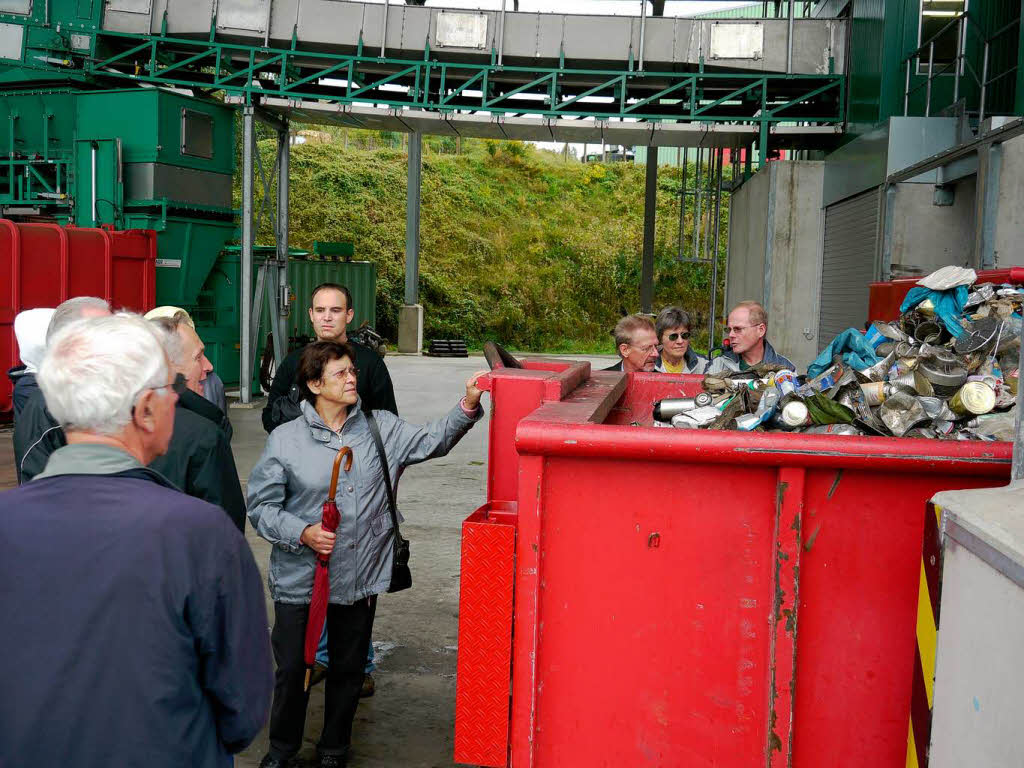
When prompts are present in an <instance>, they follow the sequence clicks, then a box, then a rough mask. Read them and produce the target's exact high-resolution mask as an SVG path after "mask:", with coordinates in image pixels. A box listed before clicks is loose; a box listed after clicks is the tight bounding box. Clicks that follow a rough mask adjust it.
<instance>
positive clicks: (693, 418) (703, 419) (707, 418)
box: [672, 405, 722, 429]
mask: <svg viewBox="0 0 1024 768" xmlns="http://www.w3.org/2000/svg"><path fill="white" fill-rule="evenodd" d="M721 415H722V412H721V411H719V410H718V409H717V408H715V406H713V405H702V406H701V407H700V408H694V409H693V410H692V411H687V412H686V413H680V414H677V415H675V416H673V417H672V426H673V427H678V428H680V429H688V428H689V429H694V428H696V427H706V426H707V425H708V424H710V423H711V422H713V421H714V420H715V419H717V418H718V417H719V416H721ZM689 423H692V424H694V427H690V425H689Z"/></svg>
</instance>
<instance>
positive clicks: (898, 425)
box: [878, 392, 928, 437]
mask: <svg viewBox="0 0 1024 768" xmlns="http://www.w3.org/2000/svg"><path fill="white" fill-rule="evenodd" d="M878 415H879V417H880V418H881V419H882V422H883V423H884V424H885V426H886V427H888V428H889V431H890V432H892V433H893V434H894V435H896V437H903V435H904V434H906V432H907V430H908V429H910V428H912V427H916V426H917V425H918V424H922V423H924V422H926V421H928V414H927V413H925V411H924V406H922V405H921V403H919V402H918V401H917V398H916V397H914V396H913V395H908V394H907V393H906V392H897V393H896V394H894V395H893V396H892V397H890V398H888V399H887V400H886V401H885V402H884V403H882V404H881V405H880V406H879V408H878Z"/></svg>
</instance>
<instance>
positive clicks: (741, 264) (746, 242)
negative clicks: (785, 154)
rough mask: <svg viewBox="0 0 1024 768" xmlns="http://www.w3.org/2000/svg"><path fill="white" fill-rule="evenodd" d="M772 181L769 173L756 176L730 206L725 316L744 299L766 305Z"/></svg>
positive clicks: (735, 196) (767, 170)
mask: <svg viewBox="0 0 1024 768" xmlns="http://www.w3.org/2000/svg"><path fill="white" fill-rule="evenodd" d="M772 165H774V163H773V164H772ZM770 167H771V166H769V168H770ZM770 181H771V173H770V170H769V169H765V170H762V171H760V172H758V173H756V174H754V175H753V176H752V177H751V178H750V179H749V180H748V181H747V183H746V184H744V185H743V186H742V187H740V188H739V189H738V190H737V191H736V193H735V194H734V195H733V197H732V201H731V202H730V207H729V274H728V279H727V280H726V284H725V310H724V312H723V314H724V313H725V312H728V308H729V307H731V306H732V305H734V304H736V303H737V302H740V301H744V300H745V299H752V300H754V301H764V257H765V251H766V247H765V244H766V242H767V241H766V238H767V232H768V231H767V222H768V196H769V194H768V191H769V184H770Z"/></svg>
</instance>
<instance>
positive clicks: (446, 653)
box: [0, 356, 611, 768]
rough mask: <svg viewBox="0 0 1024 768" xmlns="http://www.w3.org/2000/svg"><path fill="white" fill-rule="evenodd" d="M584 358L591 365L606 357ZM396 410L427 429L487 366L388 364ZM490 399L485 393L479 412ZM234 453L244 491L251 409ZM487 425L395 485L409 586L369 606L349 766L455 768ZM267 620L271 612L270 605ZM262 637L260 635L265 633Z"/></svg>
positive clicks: (423, 361)
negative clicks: (366, 677)
mask: <svg viewBox="0 0 1024 768" xmlns="http://www.w3.org/2000/svg"><path fill="white" fill-rule="evenodd" d="M584 359H589V360H591V362H592V363H593V364H594V367H595V368H599V367H605V366H607V365H609V364H610V363H611V358H584ZM386 362H387V365H388V369H389V370H390V372H391V377H392V379H393V381H394V384H395V396H396V399H397V401H398V409H399V413H400V414H401V415H402V417H403V418H405V419H407V420H409V421H411V422H414V423H424V422H426V421H429V420H430V419H432V418H436V417H437V416H440V415H441V414H443V413H444V412H445V411H446V410H447V409H448V408H450V407H451V406H453V405H454V404H455V403H456V402H457V401H458V400H459V398H461V397H462V395H463V394H465V381H466V379H467V378H469V376H470V375H471V374H472V373H473V372H474V371H477V370H481V369H486V368H487V365H486V363H485V362H484V360H483V358H482V357H474V358H468V359H467V358H461V359H460V358H453V359H446V358H440V359H439V358H429V357H413V356H389V357H388V358H387V359H386ZM488 398H489V395H484V406H485V411H486V410H488V408H489V400H488ZM230 416H231V421H232V423H233V425H234V430H235V435H234V439H233V441H232V447H233V450H234V454H235V462H236V464H237V466H238V472H239V475H240V477H241V478H242V482H243V486H244V483H245V480H246V478H248V476H249V472H250V470H251V469H252V467H253V465H254V464H255V463H256V461H257V460H258V458H259V455H260V452H261V451H262V450H263V445H264V442H265V440H266V434H265V433H264V431H263V426H262V424H261V422H260V410H259V408H254V409H240V408H232V409H231V413H230ZM487 431H488V424H487V417H486V416H485V418H484V419H483V420H482V421H481V422H480V423H478V424H477V425H476V426H475V427H474V428H473V429H472V430H470V432H469V434H467V435H466V437H465V438H463V440H462V442H461V443H459V445H458V446H456V448H455V450H453V451H452V452H451V453H450V454H449V455H448V456H446V457H444V458H440V459H435V460H433V461H430V462H427V463H425V464H420V465H417V466H414V467H410V468H409V469H408V470H407V471H406V472H405V474H404V475H403V477H402V482H401V486H400V489H399V494H398V501H399V505H400V507H401V509H402V514H403V515H404V516H405V518H406V520H407V522H406V523H405V524H404V525H403V526H402V532H403V533H404V534H405V536H406V537H407V538H408V539H409V540H410V541H411V544H412V559H411V566H412V572H413V584H414V585H413V588H412V589H410V590H408V591H405V592H401V593H398V594H395V595H384V596H382V597H381V598H380V601H379V602H378V606H377V618H376V622H375V625H374V632H373V641H374V646H375V648H376V651H377V671H376V673H375V674H374V677H375V679H376V682H377V693H376V695H375V696H374V697H372V698H369V699H364V700H363V701H362V703H361V704H360V706H359V710H358V713H357V715H356V721H355V726H354V731H353V736H352V740H353V753H352V758H351V760H350V763H349V765H350V768H396V767H398V766H401V767H402V768H433V767H434V766H450V765H452V764H453V760H452V753H453V749H454V721H455V668H456V664H455V662H456V654H457V651H458V648H457V643H458V613H459V543H460V530H461V524H462V521H463V519H465V518H466V516H468V515H469V514H470V513H471V512H472V511H473V510H474V509H476V508H477V507H478V506H479V505H480V504H481V503H482V502H483V500H484V497H485V493H486V469H487V468H486V466H485V463H486V459H487ZM10 438H11V433H10V431H9V430H5V431H3V432H0V488H3V487H9V486H10V485H13V479H14V478H13V474H14V473H13V454H12V452H11V446H10ZM247 539H248V541H249V544H250V545H251V546H252V549H253V553H254V554H255V557H256V562H257V563H258V564H259V566H260V569H261V571H263V573H264V575H265V574H266V568H267V565H268V563H269V558H270V547H269V545H268V544H267V542H265V541H263V540H262V539H260V538H258V537H257V536H256V535H255V534H254V533H253V532H252V530H251V528H247ZM267 609H268V614H269V615H270V616H271V617H272V615H273V611H272V605H271V603H270V601H269V596H268V601H267ZM268 631H269V627H268ZM323 703H324V701H323V686H322V685H320V686H317V687H316V688H314V690H313V693H312V696H311V699H310V705H309V711H308V717H307V720H306V740H305V744H304V746H303V749H302V752H301V753H300V758H302V759H304V760H308V761H310V763H311V764H312V761H313V759H314V750H315V744H316V741H317V738H318V737H319V734H320V728H321V727H322V723H323ZM266 748H267V735H266V731H264V732H263V733H261V734H260V736H259V737H258V738H257V739H256V741H255V742H254V743H253V744H252V746H251V747H250V748H249V749H248V750H246V751H245V752H243V753H242V754H241V755H240V756H239V757H238V758H237V759H236V761H235V765H236V766H238V768H255V766H257V765H258V764H259V760H260V758H261V757H262V755H263V754H264V752H265V751H266Z"/></svg>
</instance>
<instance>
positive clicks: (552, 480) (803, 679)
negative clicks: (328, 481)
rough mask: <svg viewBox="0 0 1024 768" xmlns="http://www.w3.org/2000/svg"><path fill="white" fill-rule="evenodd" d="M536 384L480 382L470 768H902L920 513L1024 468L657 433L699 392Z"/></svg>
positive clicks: (894, 446)
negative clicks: (666, 410)
mask: <svg viewBox="0 0 1024 768" xmlns="http://www.w3.org/2000/svg"><path fill="white" fill-rule="evenodd" d="M525 365H526V369H524V370H511V369H496V370H495V371H493V372H492V373H491V375H490V376H489V377H487V379H486V380H485V383H484V386H485V387H487V388H489V389H490V391H491V397H492V408H493V411H492V418H491V424H490V430H491V431H490V449H489V450H490V454H489V457H490V461H489V467H488V479H489V482H488V500H487V503H486V504H485V505H484V506H483V507H481V509H479V510H477V511H476V512H475V513H474V514H473V515H472V516H470V518H469V519H468V520H467V521H466V523H465V525H464V529H463V530H464V538H463V551H462V582H461V595H460V618H459V620H460V630H459V662H458V687H457V698H456V726H455V759H456V761H457V762H460V763H470V764H475V765H486V766H505V765H511V766H513V768H549V767H553V766H558V767H559V768H564V767H573V766H581V767H582V766H588V767H589V766H630V767H631V768H634V767H637V766H661V767H665V766H687V767H689V766H694V767H697V766H718V767H720V768H733V767H735V768H749V766H754V765H767V766H795V768H820V767H821V766H847V765H857V766H861V765H863V766H872V768H897V767H898V768H903V766H904V765H905V764H906V760H907V754H908V752H907V749H908V733H909V726H910V703H911V689H912V684H913V673H914V660H915V646H916V642H915V627H916V619H917V607H918V586H919V582H920V573H921V551H922V532H923V526H924V509H925V504H926V502H927V501H928V499H929V498H930V497H931V496H932V495H934V494H935V493H936V492H938V491H940V490H944V489H948V488H974V487H984V486H996V485H1002V484H1005V483H1006V482H1007V481H1008V480H1009V473H1010V459H1011V453H1012V446H1011V445H1010V444H1009V443H983V442H945V441H936V440H911V439H895V438H881V437H850V436H837V435H807V434H775V433H772V434H757V433H741V432H732V431H729V432H708V431H689V430H677V429H662V428H653V427H651V424H652V415H651V411H652V404H653V402H654V401H655V400H657V399H660V398H663V397H679V396H693V395H694V394H696V393H697V392H699V391H700V381H701V377H699V376H672V375H665V374H628V375H627V374H621V373H614V372H591V370H590V365H589V364H588V363H573V362H569V361H556V362H552V361H550V360H548V361H543V362H535V361H525ZM635 424H639V425H640V426H632V425H635ZM513 546H514V549H513ZM513 595H514V600H513V599H512V597H513ZM510 690H511V697H510V696H509V692H510Z"/></svg>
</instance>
